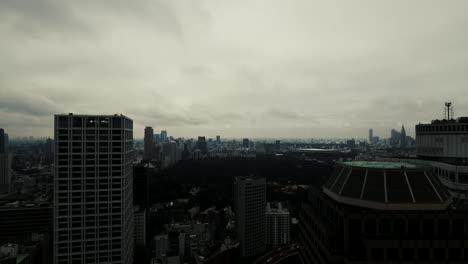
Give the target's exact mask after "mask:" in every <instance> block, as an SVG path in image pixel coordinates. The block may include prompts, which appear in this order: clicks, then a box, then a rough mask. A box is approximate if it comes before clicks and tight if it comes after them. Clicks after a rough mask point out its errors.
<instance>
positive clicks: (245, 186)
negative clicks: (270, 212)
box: [235, 177, 266, 257]
mask: <svg viewBox="0 0 468 264" xmlns="http://www.w3.org/2000/svg"><path fill="white" fill-rule="evenodd" d="M235 185H236V193H235V195H236V197H235V199H236V200H235V201H236V218H237V221H236V225H237V237H238V239H239V244H240V253H241V256H242V257H253V256H257V255H260V254H262V253H264V251H265V244H266V212H265V208H266V180H265V178H252V177H237V178H236V183H235Z"/></svg>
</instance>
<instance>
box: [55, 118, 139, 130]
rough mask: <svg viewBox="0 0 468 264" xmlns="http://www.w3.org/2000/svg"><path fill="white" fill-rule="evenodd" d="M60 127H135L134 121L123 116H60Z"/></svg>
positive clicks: (58, 123) (57, 124)
mask: <svg viewBox="0 0 468 264" xmlns="http://www.w3.org/2000/svg"><path fill="white" fill-rule="evenodd" d="M56 126H58V128H65V129H68V128H70V127H73V128H84V127H86V128H120V129H121V128H126V129H132V128H133V121H132V120H130V119H128V118H126V117H123V116H114V117H106V116H72V115H70V116H58V120H57V123H56Z"/></svg>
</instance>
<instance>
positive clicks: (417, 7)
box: [0, 0, 468, 138]
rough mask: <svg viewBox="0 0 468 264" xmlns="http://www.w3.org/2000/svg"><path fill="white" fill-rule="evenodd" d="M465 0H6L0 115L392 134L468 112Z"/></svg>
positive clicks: (40, 127) (200, 128) (14, 128)
mask: <svg viewBox="0 0 468 264" xmlns="http://www.w3.org/2000/svg"><path fill="white" fill-rule="evenodd" d="M467 10H468V1H465V0H460V1H456V0H449V1H442V0H441V1H429V0H421V1H415V0H412V1H408V0H402V1H396V0H391V1H389V0H385V1H383V0H382V1H379V0H369V1H359V0H355V1H348V0H343V1H329V0H327V1H311V0H304V1H296V0H291V1H284V0H264V1H255V0H249V1H224V0H223V1H221V0H165V1H164V0H132V1H128V0H112V1H104V0H102V1H99V0H78V1H72V0H1V1H0V36H1V37H0V38H1V39H0V127H2V128H5V129H6V130H7V132H8V133H9V134H10V137H17V136H29V135H35V136H52V135H53V114H54V113H69V112H73V113H87V114H93V113H99V114H114V113H122V114H125V115H127V116H129V117H131V118H132V119H133V120H134V121H135V127H134V130H135V135H136V137H141V136H142V135H143V128H144V127H145V126H153V128H154V129H155V130H157V131H159V130H161V129H166V130H168V132H169V134H170V135H174V136H185V137H196V136H198V135H206V136H208V137H214V136H215V135H218V134H219V135H221V136H222V137H224V138H232V137H281V138H283V137H298V138H311V137H313V138H330V137H340V138H344V137H358V138H365V137H366V136H367V130H368V129H369V128H371V127H372V128H374V134H377V135H379V136H381V137H388V136H389V135H390V129H391V128H399V127H401V124H402V123H404V124H405V127H406V128H407V133H408V134H410V135H414V125H415V124H416V123H419V122H428V121H430V120H431V119H435V118H441V117H442V113H443V107H442V106H443V102H444V101H446V100H452V101H453V102H454V106H455V115H456V116H459V115H468V104H467V101H468V15H467V13H466V12H467Z"/></svg>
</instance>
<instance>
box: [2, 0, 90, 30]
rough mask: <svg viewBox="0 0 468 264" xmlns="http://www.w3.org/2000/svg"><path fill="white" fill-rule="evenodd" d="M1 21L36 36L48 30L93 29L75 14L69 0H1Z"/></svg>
mask: <svg viewBox="0 0 468 264" xmlns="http://www.w3.org/2000/svg"><path fill="white" fill-rule="evenodd" d="M0 21H1V22H2V23H7V24H10V25H11V26H13V27H14V28H15V29H16V30H18V31H20V32H23V33H26V34H29V35H31V36H35V37H41V35H42V34H43V33H44V32H47V31H58V32H60V33H66V32H69V33H70V34H73V33H76V32H90V31H91V28H90V27H89V26H88V25H86V23H84V21H83V20H81V19H79V18H78V17H77V16H76V15H75V11H74V10H73V9H72V8H71V7H70V6H69V5H68V4H67V1H57V0H34V1H29V0H4V1H0Z"/></svg>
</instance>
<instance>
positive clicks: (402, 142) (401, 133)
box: [400, 125, 406, 148]
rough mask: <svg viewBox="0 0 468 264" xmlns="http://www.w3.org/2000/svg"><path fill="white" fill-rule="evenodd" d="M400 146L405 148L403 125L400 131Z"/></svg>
mask: <svg viewBox="0 0 468 264" xmlns="http://www.w3.org/2000/svg"><path fill="white" fill-rule="evenodd" d="M400 148H406V131H405V125H402V126H401V132H400Z"/></svg>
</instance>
